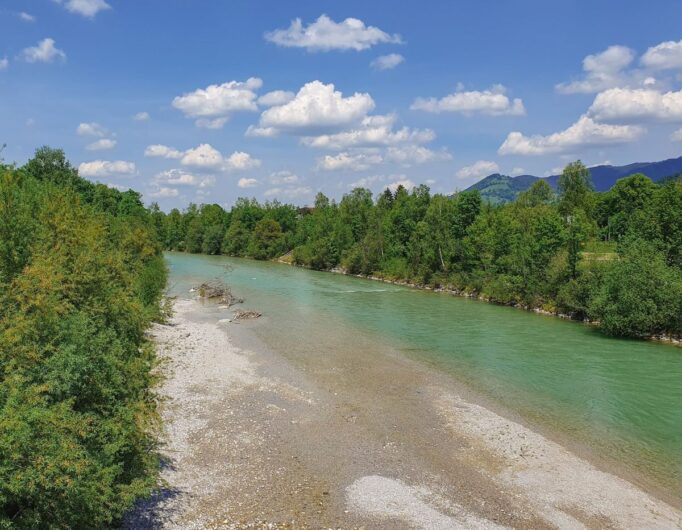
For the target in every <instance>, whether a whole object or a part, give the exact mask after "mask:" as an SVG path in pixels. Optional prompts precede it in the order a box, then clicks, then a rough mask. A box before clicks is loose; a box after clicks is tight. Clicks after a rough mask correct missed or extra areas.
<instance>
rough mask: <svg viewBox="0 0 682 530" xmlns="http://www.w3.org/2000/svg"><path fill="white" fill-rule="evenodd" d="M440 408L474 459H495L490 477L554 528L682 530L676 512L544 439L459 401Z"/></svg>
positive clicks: (445, 399)
mask: <svg viewBox="0 0 682 530" xmlns="http://www.w3.org/2000/svg"><path fill="white" fill-rule="evenodd" d="M439 406H440V409H441V414H442V415H443V418H444V420H445V421H446V423H447V424H448V425H449V426H450V428H451V429H452V430H453V431H456V432H457V433H458V434H462V433H466V434H468V435H469V436H470V437H471V439H472V442H471V447H472V448H476V449H472V458H477V455H476V454H475V453H479V454H480V448H481V447H482V446H483V447H485V448H487V449H488V450H489V451H490V452H492V453H493V455H495V456H497V457H498V459H499V462H500V466H499V469H494V470H491V471H490V474H491V475H492V476H493V477H494V478H495V479H496V480H499V481H502V482H504V483H505V484H507V485H508V486H509V487H510V488H513V489H514V490H516V491H517V492H518V493H519V494H521V495H523V496H524V497H526V498H527V500H528V502H529V503H530V504H531V505H533V506H535V508H536V509H537V510H538V512H539V513H540V514H541V515H542V516H543V517H544V518H545V519H546V520H547V521H549V522H551V523H552V524H554V525H556V526H557V528H561V529H567V530H572V529H584V528H586V526H585V525H584V524H583V523H582V522H581V521H580V520H578V519H577V518H576V517H575V516H574V514H575V513H580V514H582V515H585V514H586V515H588V516H589V517H591V518H592V519H593V520H595V521H598V520H602V521H609V522H610V523H611V524H615V525H617V527H618V528H628V529H633V530H638V529H645V528H646V529H649V528H655V529H660V530H668V529H669V530H675V529H677V530H679V529H680V528H682V515H681V514H680V512H679V511H678V510H676V509H674V508H673V507H671V506H669V505H668V504H666V503H664V502H662V501H660V500H658V499H655V498H653V497H651V496H649V495H647V494H646V493H645V492H643V491H642V490H641V489H639V488H637V487H636V486H634V485H633V484H631V483H629V482H627V481H625V480H623V479H621V478H619V477H617V476H615V475H612V474H609V473H604V472H602V471H600V470H598V469H597V468H595V467H594V466H593V465H592V464H590V463H589V462H587V461H586V460H584V459H582V458H579V457H578V456H576V455H575V454H573V453H571V452H569V451H568V450H567V449H565V448H564V447H562V446H561V445H559V444H557V443H555V442H552V441H551V440H548V439H547V438H545V437H544V436H542V435H540V434H538V433H536V432H533V431H531V430H530V429H527V428H526V427H524V426H522V425H520V424H518V423H515V422H513V421H510V420H507V419H505V418H502V417H501V416H499V415H497V414H495V413H494V412H492V411H490V410H488V409H486V408H484V407H481V406H479V405H475V404H473V403H469V402H466V401H464V400H463V399H461V398H460V397H459V396H455V395H448V394H444V395H443V396H442V398H441V399H440V403H439Z"/></svg>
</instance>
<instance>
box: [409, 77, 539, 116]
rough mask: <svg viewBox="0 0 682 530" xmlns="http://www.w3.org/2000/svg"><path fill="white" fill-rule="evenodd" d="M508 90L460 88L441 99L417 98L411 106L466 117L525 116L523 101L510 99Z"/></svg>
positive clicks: (496, 87)
mask: <svg viewBox="0 0 682 530" xmlns="http://www.w3.org/2000/svg"><path fill="white" fill-rule="evenodd" d="M506 92H507V89H506V88H505V87H504V86H502V85H495V86H493V87H492V88H491V89H489V90H484V91H477V90H473V91H464V90H462V89H461V88H460V87H458V89H457V90H456V91H455V92H454V93H453V94H449V95H447V96H445V97H443V98H441V99H436V98H428V99H427V98H417V99H416V100H415V101H414V103H412V105H411V106H410V109H411V110H423V111H425V112H434V113H441V112H460V113H462V114H464V115H466V116H471V115H473V114H477V113H478V114H487V115H489V116H502V115H512V116H523V115H525V114H526V109H525V107H524V106H523V101H522V100H521V99H518V98H515V99H513V100H511V99H509V97H508V96H507V94H506Z"/></svg>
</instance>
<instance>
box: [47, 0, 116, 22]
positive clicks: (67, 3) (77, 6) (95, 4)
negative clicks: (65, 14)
mask: <svg viewBox="0 0 682 530" xmlns="http://www.w3.org/2000/svg"><path fill="white" fill-rule="evenodd" d="M53 1H54V2H55V3H56V4H60V5H63V6H64V7H65V8H66V9H67V10H68V11H69V12H71V13H76V14H77V15H82V16H84V17H87V18H93V17H94V16H95V15H96V14H97V13H99V12H100V11H106V10H107V9H111V6H110V5H109V4H107V3H106V2H105V1H104V0H53Z"/></svg>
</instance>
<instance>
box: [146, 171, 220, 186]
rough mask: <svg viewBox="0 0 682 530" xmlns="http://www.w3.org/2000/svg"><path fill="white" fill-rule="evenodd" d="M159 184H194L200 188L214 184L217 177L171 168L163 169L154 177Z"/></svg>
mask: <svg viewBox="0 0 682 530" xmlns="http://www.w3.org/2000/svg"><path fill="white" fill-rule="evenodd" d="M154 182H155V183H156V184H157V185H160V186H162V185H164V184H165V185H171V186H193V187H198V188H208V187H210V186H213V184H214V183H215V178H214V177H213V176H208V177H207V176H201V177H199V176H197V175H194V174H192V173H188V172H186V171H184V170H182V169H169V170H168V171H162V172H161V173H158V174H157V175H156V176H155V177H154Z"/></svg>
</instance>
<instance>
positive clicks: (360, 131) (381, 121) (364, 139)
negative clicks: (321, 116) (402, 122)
mask: <svg viewBox="0 0 682 530" xmlns="http://www.w3.org/2000/svg"><path fill="white" fill-rule="evenodd" d="M395 121H396V117H395V115H393V114H388V115H377V116H366V117H365V118H363V119H362V121H361V122H360V124H359V126H356V127H353V128H351V129H349V130H346V131H342V132H338V133H335V134H322V135H319V136H310V137H305V138H303V139H302V140H301V141H302V143H303V144H304V145H307V146H310V147H318V148H322V149H336V150H341V149H347V148H349V147H381V146H389V145H398V144H405V143H411V144H422V143H428V142H430V141H432V140H433V139H434V138H435V137H436V135H435V133H434V132H433V131H432V130H430V129H421V130H419V129H410V128H408V127H402V128H401V129H398V130H393V126H394V124H395Z"/></svg>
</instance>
